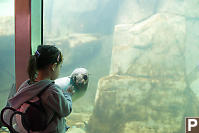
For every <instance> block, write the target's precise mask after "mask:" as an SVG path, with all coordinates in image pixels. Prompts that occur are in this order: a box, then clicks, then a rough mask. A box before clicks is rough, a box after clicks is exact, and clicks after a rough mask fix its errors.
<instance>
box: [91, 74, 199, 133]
mask: <svg viewBox="0 0 199 133" xmlns="http://www.w3.org/2000/svg"><path fill="white" fill-rule="evenodd" d="M186 89H187V88H186V84H185V82H184V79H179V80H176V81H175V80H172V79H151V78H138V77H132V76H119V75H116V76H108V77H105V78H102V79H101V80H100V81H99V86H98V99H97V102H96V107H95V110H94V114H93V116H92V117H91V120H90V123H89V129H88V130H89V133H149V132H150V133H168V132H170V131H172V132H179V133H180V130H181V129H182V126H183V125H182V121H184V116H185V115H186V111H188V110H189V112H191V111H193V112H194V113H193V114H196V112H197V111H196V110H197V107H198V106H197V107H191V108H188V105H189V104H190V103H191V102H195V101H194V100H190V99H189V97H187V92H186ZM190 96H192V94H191V93H190ZM130 131H131V132H130Z"/></svg>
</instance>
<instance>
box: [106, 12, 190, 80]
mask: <svg viewBox="0 0 199 133" xmlns="http://www.w3.org/2000/svg"><path fill="white" fill-rule="evenodd" d="M185 26H186V23H185V19H184V18H183V17H181V16H176V15H170V14H156V15H154V16H152V17H151V18H149V19H147V20H146V21H144V22H141V23H139V24H136V25H126V26H124V25H122V26H121V25H117V26H116V27H115V33H114V46H113V50H112V62H111V71H110V74H125V73H128V74H132V75H137V76H152V75H151V74H150V73H151V72H152V71H153V74H154V75H153V76H158V74H161V75H164V74H165V73H164V72H161V73H160V72H158V71H160V69H163V67H162V66H164V70H165V69H167V70H169V71H170V72H168V71H167V75H166V76H170V77H173V76H171V75H176V74H177V73H178V71H181V70H182V69H183V67H184V66H182V63H183V55H182V53H181V51H182V50H183V48H184V45H180V44H184V43H185V39H184V38H185V29H186V27H185ZM174 44H175V45H174ZM176 61H177V62H176ZM146 68H147V69H146ZM149 70H150V71H149ZM155 73H156V74H155ZM174 73H175V74H174ZM173 78H175V77H173Z"/></svg>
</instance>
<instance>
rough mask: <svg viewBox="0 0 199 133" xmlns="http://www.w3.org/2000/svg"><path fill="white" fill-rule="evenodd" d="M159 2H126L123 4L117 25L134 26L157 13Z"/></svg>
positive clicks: (143, 0) (129, 0)
mask: <svg viewBox="0 0 199 133" xmlns="http://www.w3.org/2000/svg"><path fill="white" fill-rule="evenodd" d="M158 1H159V0H125V1H122V2H121V5H120V9H119V13H118V18H117V23H119V24H134V23H139V22H141V21H144V20H146V19H148V17H150V16H152V15H153V14H155V13H156V12H157V7H158Z"/></svg>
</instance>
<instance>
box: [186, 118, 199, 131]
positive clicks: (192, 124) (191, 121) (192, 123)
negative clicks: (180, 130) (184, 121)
mask: <svg viewBox="0 0 199 133" xmlns="http://www.w3.org/2000/svg"><path fill="white" fill-rule="evenodd" d="M197 125H198V121H197V120H196V119H188V131H191V128H192V127H196V126H197Z"/></svg>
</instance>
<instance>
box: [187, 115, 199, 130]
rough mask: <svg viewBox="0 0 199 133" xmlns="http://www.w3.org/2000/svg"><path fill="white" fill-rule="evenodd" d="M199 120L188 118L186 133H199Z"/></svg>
mask: <svg viewBox="0 0 199 133" xmlns="http://www.w3.org/2000/svg"><path fill="white" fill-rule="evenodd" d="M198 121H199V118H193V117H190V118H186V119H185V123H186V126H185V127H186V133H199V126H198V123H199V122H198Z"/></svg>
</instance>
